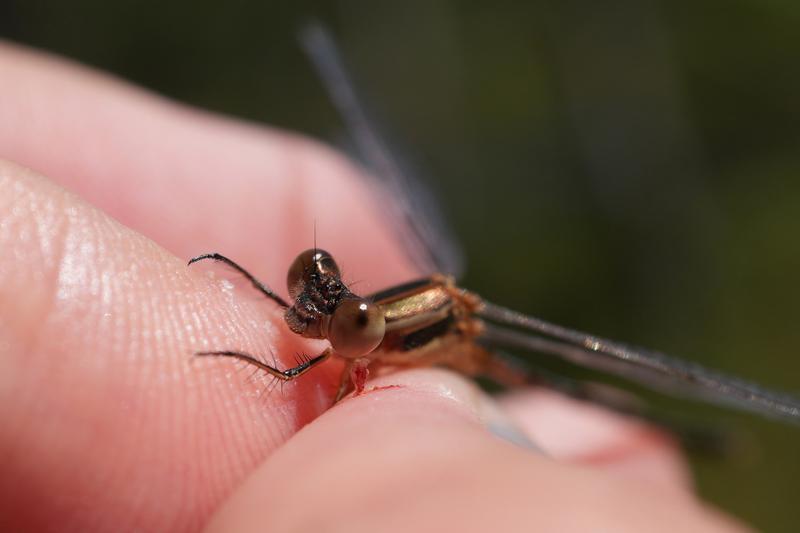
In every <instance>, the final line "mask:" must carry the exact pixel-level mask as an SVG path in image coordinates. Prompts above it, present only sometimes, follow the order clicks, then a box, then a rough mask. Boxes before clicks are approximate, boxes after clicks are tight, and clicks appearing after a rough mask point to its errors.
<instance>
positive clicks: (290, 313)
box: [285, 248, 386, 358]
mask: <svg viewBox="0 0 800 533" xmlns="http://www.w3.org/2000/svg"><path fill="white" fill-rule="evenodd" d="M340 275H341V273H340V272H339V267H338V265H337V264H336V261H334V259H333V256H331V254H329V253H328V252H326V251H325V250H320V249H319V248H312V249H310V250H306V251H304V252H303V253H301V254H300V255H298V256H297V258H296V259H295V260H294V262H293V263H292V266H291V267H289V273H288V275H287V278H286V282H287V284H288V286H289V295H290V296H291V297H292V299H293V300H294V304H293V305H292V306H290V307H289V309H287V310H286V315H285V318H286V323H287V324H288V325H289V328H290V329H291V330H292V331H294V332H295V333H297V334H299V335H302V336H304V337H309V338H313V339H328V340H329V341H330V343H331V347H332V348H333V349H334V350H335V351H336V353H337V354H339V355H341V356H342V357H347V358H358V357H362V356H364V355H366V354H368V353H370V352H371V351H372V350H374V349H375V348H376V347H377V346H378V345H379V344H380V343H381V341H382V340H383V335H384V333H385V331H386V320H385V318H384V316H383V311H382V310H381V309H380V308H379V307H378V306H377V305H375V304H374V303H372V302H370V301H369V300H367V299H365V298H362V297H360V296H356V295H355V294H353V293H352V292H350V289H348V288H347V285H345V284H344V282H343V281H342V280H341V278H340Z"/></svg>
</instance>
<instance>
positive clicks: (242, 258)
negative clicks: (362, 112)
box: [0, 43, 416, 296]
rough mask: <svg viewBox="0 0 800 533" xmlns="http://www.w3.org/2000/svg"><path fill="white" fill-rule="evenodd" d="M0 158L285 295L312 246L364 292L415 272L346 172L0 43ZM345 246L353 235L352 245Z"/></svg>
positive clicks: (342, 162)
mask: <svg viewBox="0 0 800 533" xmlns="http://www.w3.org/2000/svg"><path fill="white" fill-rule="evenodd" d="M0 79H3V80H14V83H9V84H6V85H5V86H4V90H3V98H2V99H0V116H2V117H3V120H2V121H0V158H4V159H7V160H10V161H14V162H16V163H18V164H20V165H23V166H26V167H29V168H31V169H34V170H36V171H37V172H39V173H40V174H42V175H45V176H47V177H48V178H49V179H51V180H53V181H55V182H56V183H58V184H59V185H61V186H62V187H64V188H66V189H68V190H70V191H73V192H75V193H77V194H78V195H79V196H81V197H82V198H83V199H85V200H86V201H88V202H89V203H90V204H92V205H94V206H96V207H98V208H100V209H102V210H103V211H105V212H106V213H108V214H109V215H111V216H112V217H113V218H115V219H117V220H119V221H120V222H122V223H123V224H125V225H126V226H128V227H130V228H132V229H135V230H136V231H138V232H139V233H141V234H143V235H145V236H146V237H149V238H150V239H152V240H153V241H155V242H156V243H157V244H159V245H160V246H162V247H163V248H165V249H167V250H168V251H170V252H172V253H173V254H174V255H176V256H178V257H181V258H185V259H187V260H188V259H189V258H190V257H193V256H196V255H199V254H201V253H205V252H220V253H223V254H224V255H227V256H229V257H231V258H233V259H235V260H236V261H237V262H238V263H239V264H241V265H243V266H245V267H246V268H248V269H249V270H251V271H252V272H253V273H254V274H256V275H257V276H258V277H260V278H262V279H263V280H264V281H265V282H267V283H268V284H270V285H271V286H272V287H273V288H274V289H275V290H276V291H277V292H278V293H280V294H282V295H284V296H285V295H286V289H285V287H284V284H285V279H286V278H285V276H286V269H287V268H288V265H289V264H291V262H292V260H293V259H294V258H295V257H296V255H297V254H298V253H299V252H300V251H302V250H305V249H308V248H311V247H312V246H313V245H314V237H315V227H316V238H317V245H318V246H320V247H321V248H324V249H327V250H328V251H330V252H331V253H333V254H334V256H335V257H336V258H337V261H338V262H339V263H340V266H341V267H342V269H343V275H344V276H345V278H346V279H347V280H348V281H351V282H352V281H358V282H360V284H359V285H357V287H358V288H359V290H361V291H362V292H363V293H365V294H366V293H370V292H373V291H377V290H379V289H382V288H384V287H386V286H388V285H390V284H392V283H398V282H400V281H406V280H407V279H408V278H409V277H411V276H414V275H416V273H415V272H414V271H413V269H412V268H411V265H410V264H409V262H408V260H407V258H406V257H405V256H404V254H403V253H402V251H401V249H400V248H399V247H398V246H397V243H396V242H395V241H394V239H393V234H392V230H391V227H390V226H389V224H388V222H389V221H386V220H384V213H383V211H382V210H381V206H380V204H379V203H378V202H375V200H374V198H373V196H372V195H371V191H369V190H367V189H366V188H365V184H364V180H363V178H361V177H360V176H359V173H358V170H357V169H356V168H355V167H354V166H353V165H352V164H351V163H350V162H348V161H347V160H346V159H344V158H343V157H342V156H340V155H338V154H336V153H335V152H334V151H332V150H330V149H328V148H327V147H325V146H323V145H321V144H320V143H316V142H312V141H310V140H308V139H305V138H303V137H300V136H298V135H293V134H289V133H287V132H282V131H278V130H274V129H268V128H261V127H256V126H255V125H252V124H247V123H244V122H241V121H233V120H229V119H224V118H222V117H218V116H215V115H213V114H211V113H205V112H201V111H197V110H194V109H190V108H187V107H185V106H182V105H180V104H177V103H175V102H172V101H169V100H166V99H164V98H161V97H159V96H156V95H154V94H151V93H148V92H146V91H143V90H141V89H137V88H134V87H131V86H128V85H126V84H124V83H122V82H120V81H118V80H115V79H113V78H111V77H109V76H105V75H101V74H99V73H97V72H94V71H92V70H90V69H87V68H85V67H81V66H78V65H74V64H70V63H67V62H64V61H62V60H58V59H55V58H52V57H49V56H47V55H44V54H41V53H38V52H33V51H31V50H27V49H24V48H21V47H18V46H14V45H10V44H5V45H3V44H2V43H0ZM354 237H357V238H354Z"/></svg>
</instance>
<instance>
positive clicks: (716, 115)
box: [0, 0, 800, 531]
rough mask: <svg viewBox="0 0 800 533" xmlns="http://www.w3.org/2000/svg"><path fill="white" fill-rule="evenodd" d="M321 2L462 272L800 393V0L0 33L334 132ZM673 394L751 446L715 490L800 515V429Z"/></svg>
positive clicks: (259, 114)
mask: <svg viewBox="0 0 800 533" xmlns="http://www.w3.org/2000/svg"><path fill="white" fill-rule="evenodd" d="M308 16H316V17H318V18H320V19H322V20H323V21H325V22H326V23H328V24H330V25H331V27H332V28H333V29H334V31H335V32H336V33H337V35H338V36H339V38H340V40H341V42H342V45H343V48H344V51H345V53H346V55H347V57H348V60H349V63H350V65H351V67H352V69H353V70H354V71H355V73H356V77H357V78H358V80H359V82H360V86H361V88H362V92H364V93H365V94H366V95H368V96H369V101H370V103H371V104H372V105H373V108H374V109H375V110H377V111H378V112H379V116H380V117H381V118H382V119H383V122H384V125H385V126H388V127H389V129H390V131H391V132H392V133H393V134H394V136H395V137H397V138H399V139H402V140H403V143H404V149H405V150H406V153H409V154H410V155H411V156H412V157H413V158H414V160H415V163H416V164H417V165H418V166H422V167H423V168H425V169H426V172H427V174H426V176H427V177H429V179H430V182H431V183H432V186H433V188H434V189H436V190H437V192H438V193H439V194H440V195H441V196H442V197H443V203H444V205H445V209H446V210H447V212H448V215H449V218H450V219H451V220H452V223H453V226H454V229H455V230H456V232H457V233H458V234H459V235H460V237H461V238H462V240H463V244H464V246H465V249H466V252H467V255H468V259H469V272H468V276H467V278H466V279H465V280H464V281H465V283H466V285H468V286H470V287H471V288H474V289H475V290H477V291H479V292H481V293H484V294H487V295H491V296H492V297H493V299H494V300H495V301H497V302H499V303H503V304H506V305H508V306H511V307H515V308H518V309H521V310H524V311H529V312H533V313H535V314H537V315H539V316H543V317H545V318H548V319H551V320H555V321H560V322H562V323H564V324H566V325H570V326H574V327H579V328H581V329H584V330H590V331H594V332H598V333H600V334H603V335H606V336H609V337H612V338H619V339H624V340H627V341H629V342H632V343H636V344H642V345H647V346H653V347H658V348H660V349H663V350H665V351H668V352H672V353H675V354H678V355H682V356H686V357H690V358H692V359H695V360H698V361H701V362H703V363H706V364H710V365H712V366H716V367H720V368H723V369H726V370H728V371H731V372H734V373H737V374H740V375H744V376H747V377H750V378H752V379H755V380H757V381H760V382H763V383H766V384H770V385H773V386H776V387H779V388H785V389H792V388H794V389H795V390H796V389H797V388H798V387H799V386H800V357H798V345H800V332H799V330H798V328H797V323H798V322H800V306H799V304H798V302H800V283H798V276H799V274H800V239H798V235H799V234H800V150H798V148H800V61H798V58H800V32H798V27H800V3H796V2H786V1H778V0H773V1H771V2H764V1H755V0H735V1H722V0H703V1H701V2H690V1H687V0H677V1H672V2H663V3H659V2H655V1H652V0H622V1H617V2H611V3H608V2H592V1H589V0H585V1H579V0H568V1H566V2H562V1H551V2H524V3H523V2H518V3H508V4H507V5H503V4H502V3H501V4H498V3H490V2H484V3H477V2H416V1H411V2H395V3H392V4H389V3H385V4H383V3H374V2H353V1H339V2H319V4H318V5H316V4H314V3H312V2H306V3H293V4H291V5H290V3H287V2H261V3H258V4H255V3H253V4H251V3H248V2H227V3H224V2H210V1H205V0H198V1H195V2H164V3H148V2H142V1H133V0H118V1H116V2H101V1H98V0H74V1H72V2H50V3H47V2H37V1H34V0H6V1H5V2H4V3H2V4H0V31H2V36H3V37H6V38H9V39H13V40H17V41H21V42H24V43H29V44H31V45H34V46H37V47H42V48H45V49H49V50H52V51H54V52H56V53H59V54H63V55H66V56H69V57H73V58H75V59H77V60H79V61H82V62H85V63H89V64H91V65H95V66H97V67H99V68H102V69H105V70H109V71H111V72H115V73H117V74H118V75H120V76H122V77H125V78H128V79H130V80H132V81H134V82H136V83H139V84H142V85H144V86H147V87H149V88H151V89H153V90H155V91H158V92H160V93H163V94H166V95H169V96H171V97H173V98H175V99H178V100H181V101H184V102H188V103H191V104H194V105H197V106H201V107H205V108H209V109H213V110H217V111H220V112H223V113H228V114H233V115H238V116H242V117H246V118H249V119H252V120H257V121H263V122H265V123H269V124H272V125H278V126H282V127H286V128H291V129H295V130H299V131H303V132H306V133H308V134H311V135H315V136H317V137H321V138H327V139H333V138H335V134H337V133H339V132H340V127H341V123H340V122H339V120H338V118H337V117H336V115H335V114H334V112H333V110H332V109H331V108H330V106H329V104H328V103H327V101H326V99H325V97H324V94H323V92H322V89H321V86H320V84H319V83H318V82H317V81H316V80H315V78H314V76H313V74H312V73H311V70H310V69H309V67H308V65H307V64H306V62H305V61H304V59H303V57H302V55H301V53H300V51H299V49H298V47H297V45H296V41H295V32H296V30H297V28H298V27H299V25H300V24H301V23H302V21H303V20H305V19H306V18H307V17H308ZM5 83H13V80H12V81H9V80H5ZM409 150H411V151H409ZM510 280H513V282H512V281H510ZM666 405H667V406H668V407H671V408H673V409H676V410H679V411H680V410H688V411H689V412H695V411H696V412H695V413H694V414H695V415H696V416H699V414H700V413H705V414H709V413H710V414H712V416H713V419H715V420H719V419H720V418H722V419H724V420H726V421H729V422H730V423H731V424H732V425H735V426H736V427H739V428H741V429H742V431H743V432H744V433H745V434H748V435H750V436H751V437H752V440H753V441H754V443H755V444H752V445H750V446H749V447H748V449H747V450H746V451H745V452H744V453H742V454H739V455H737V456H734V457H733V458H732V459H731V460H729V461H727V462H721V463H714V462H707V461H703V460H700V459H698V460H697V461H696V463H697V464H696V466H697V472H698V485H699V490H700V491H701V492H702V493H703V494H704V495H705V496H706V497H707V498H709V499H711V500H712V501H714V502H716V503H717V504H718V505H720V506H722V507H724V508H726V509H729V510H730V511H732V512H734V513H735V514H737V515H739V516H741V517H743V518H745V519H746V520H749V521H750V522H751V523H753V524H755V525H757V526H759V527H760V528H763V529H765V530H769V531H779V530H784V531H791V530H794V529H795V528H796V527H797V524H798V523H799V522H800V511H799V510H798V506H797V503H796V494H797V487H796V485H797V479H800V454H798V450H800V430H798V429H797V428H787V427H783V426H781V425H778V424H773V423H770V422H764V421H759V420H757V419H754V418H752V417H746V416H737V415H733V414H724V413H723V414H720V413H719V412H718V411H711V410H705V409H698V408H696V407H695V406H694V405H693V404H683V403H675V404H672V403H668V404H666ZM701 419H702V418H701Z"/></svg>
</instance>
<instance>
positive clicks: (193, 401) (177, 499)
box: [0, 163, 337, 531]
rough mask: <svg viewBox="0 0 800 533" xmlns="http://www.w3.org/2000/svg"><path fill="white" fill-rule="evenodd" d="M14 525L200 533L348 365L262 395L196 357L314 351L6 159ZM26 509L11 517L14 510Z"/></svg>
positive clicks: (6, 484)
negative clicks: (199, 353)
mask: <svg viewBox="0 0 800 533" xmlns="http://www.w3.org/2000/svg"><path fill="white" fill-rule="evenodd" d="M0 199H2V201H0V213H1V215H0V216H2V219H1V220H2V226H1V227H2V231H0V249H2V250H4V251H5V253H4V254H3V259H2V262H0V272H2V275H1V276H0V295H1V297H0V339H2V342H0V365H1V367H0V376H3V378H2V382H0V385H1V386H0V419H2V420H3V421H4V423H3V424H2V425H1V426H0V461H2V465H0V469H1V470H2V471H3V476H1V477H0V516H4V517H8V516H13V520H14V521H13V522H12V524H11V525H13V526H15V529H16V528H19V529H24V530H47V529H48V528H55V529H59V530H61V528H67V529H69V528H75V529H78V530H88V529H100V530H117V529H118V528H119V524H124V525H125V527H127V528H135V527H139V528H142V529H144V530H154V529H158V530H171V531H179V530H187V529H188V530H196V529H197V528H198V527H199V525H200V524H202V523H203V521H204V520H205V518H206V517H207V516H208V514H209V513H210V512H211V511H212V510H213V508H214V507H215V506H216V505H217V504H218V503H219V501H220V500H221V499H222V498H223V497H224V496H225V495H226V494H227V493H228V492H229V491H230V490H231V488H232V487H233V486H234V485H235V484H237V483H238V482H239V481H240V480H241V479H242V478H243V477H244V476H245V475H246V474H247V473H248V472H249V471H250V470H251V469H252V468H253V466H254V465H255V464H257V463H258V462H259V461H260V460H262V459H263V458H264V457H265V456H267V455H268V454H269V453H270V452H271V451H272V450H274V449H275V448H276V447H278V446H279V445H280V444H282V443H283V442H284V441H285V440H286V439H287V438H288V437H289V436H290V435H291V434H292V433H294V432H295V431H296V430H297V429H298V428H299V427H301V426H302V425H304V424H306V423H307V422H308V421H310V420H311V419H313V418H314V417H315V416H317V415H318V414H319V413H320V412H322V411H323V410H324V409H326V408H327V407H328V406H329V405H330V401H331V395H332V391H333V389H334V388H335V381H336V379H337V372H336V368H335V365H327V366H325V367H323V368H320V369H317V370H315V371H314V372H312V373H309V375H308V376H307V378H308V379H304V380H302V381H299V382H297V383H291V384H288V385H287V386H285V387H284V389H283V391H282V393H281V391H277V392H276V393H275V394H270V395H266V396H264V397H260V396H259V393H260V392H261V391H262V390H263V388H264V386H265V385H266V383H265V382H263V381H262V382H256V383H255V384H253V385H252V386H248V385H247V384H246V383H245V382H244V378H245V377H246V374H239V373H237V372H235V371H234V369H235V368H236V367H235V366H232V365H230V364H228V363H227V362H221V361H216V360H215V361H205V360H203V361H199V360H193V359H192V353H193V352H194V351H196V350H200V349H209V348H211V347H220V346H222V347H230V346H233V347H237V348H241V349H243V350H247V351H250V352H252V353H255V354H266V353H269V351H270V350H273V351H274V352H275V353H276V354H277V357H278V361H279V362H280V364H281V365H282V366H289V365H291V364H292V362H291V361H292V357H291V356H289V354H294V353H295V352H297V351H301V350H308V349H309V348H312V349H313V348H314V347H309V346H308V345H303V344H302V343H299V342H298V341H297V340H296V337H294V336H289V335H286V334H285V333H284V332H283V330H282V328H283V326H282V323H281V316H280V312H279V311H277V310H276V309H275V306H274V305H265V304H264V303H262V302H260V301H257V300H247V299H243V300H237V299H235V298H234V297H233V296H232V295H231V294H230V293H229V292H226V291H225V290H223V288H222V287H221V285H220V284H219V282H218V281H216V280H212V279H209V278H208V277H206V276H204V275H202V274H200V273H197V272H193V271H190V270H189V269H187V268H186V266H185V263H184V261H182V260H180V259H177V258H175V257H173V256H171V255H169V254H168V253H166V252H165V251H164V250H162V249H161V248H159V247H158V246H156V245H154V244H153V243H152V242H151V241H149V240H147V239H145V238H143V237H141V236H140V235H137V234H136V233H134V232H132V231H131V230H129V229H127V228H124V227H123V226H121V225H120V224H118V223H116V222H114V221H113V220H110V219H108V218H107V217H106V216H105V215H103V214H102V213H100V212H98V211H97V210H95V209H93V208H91V207H89V206H87V205H85V204H84V203H83V202H81V201H80V200H79V199H77V198H76V197H75V196H74V195H71V194H69V193H66V192H64V191H63V190H61V189H60V188H58V187H56V186H54V185H53V184H51V183H50V182H48V181H47V180H45V179H43V178H41V177H38V176H36V175H34V174H32V173H30V172H29V171H26V170H24V169H21V168H19V167H16V166H14V165H11V164H8V163H3V164H2V165H0ZM12 511H13V513H12Z"/></svg>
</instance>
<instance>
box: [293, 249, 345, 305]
mask: <svg viewBox="0 0 800 533" xmlns="http://www.w3.org/2000/svg"><path fill="white" fill-rule="evenodd" d="M314 273H316V274H320V275H328V276H336V277H337V278H338V277H339V276H340V273H339V265H337V264H336V261H334V260H333V256H332V255H331V254H329V253H328V252H326V251H325V250H320V249H319V248H316V249H314V248H312V249H309V250H306V251H305V252H302V253H301V254H300V255H298V256H297V257H296V258H295V260H294V261H293V262H292V266H290V267H289V273H288V274H287V276H286V286H287V287H288V289H289V296H291V297H292V299H294V298H296V297H297V295H298V294H300V292H302V290H303V285H304V284H305V283H307V282H308V280H309V279H310V277H311V274H314Z"/></svg>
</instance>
